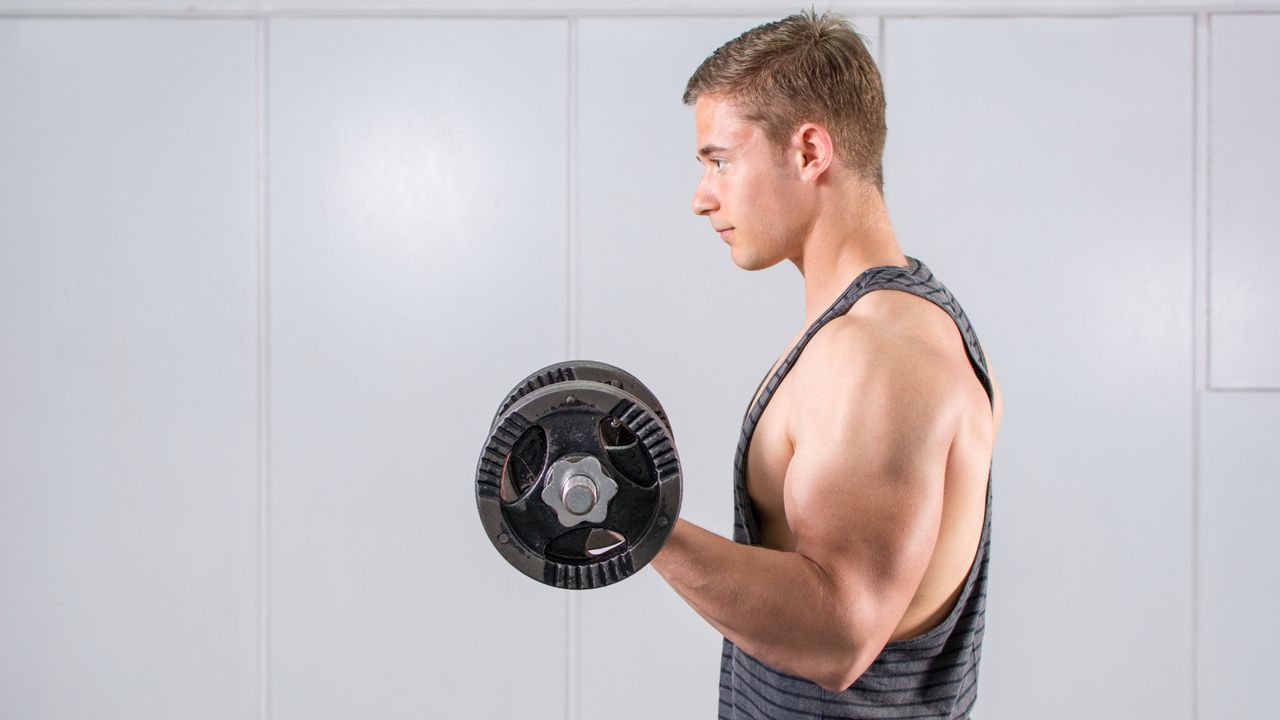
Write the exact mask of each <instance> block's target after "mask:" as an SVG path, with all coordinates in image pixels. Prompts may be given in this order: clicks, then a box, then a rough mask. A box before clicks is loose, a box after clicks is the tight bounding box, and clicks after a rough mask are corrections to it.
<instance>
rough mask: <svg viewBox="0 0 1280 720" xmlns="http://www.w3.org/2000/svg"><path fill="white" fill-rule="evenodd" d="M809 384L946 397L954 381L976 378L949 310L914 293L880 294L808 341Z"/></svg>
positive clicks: (864, 300) (863, 300) (872, 295)
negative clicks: (910, 389) (907, 388)
mask: <svg viewBox="0 0 1280 720" xmlns="http://www.w3.org/2000/svg"><path fill="white" fill-rule="evenodd" d="M806 356H808V362H807V367H806V368H805V370H806V372H805V375H806V376H807V377H806V380H807V382H806V384H807V385H811V386H812V385H813V384H817V385H818V386H819V387H821V386H828V387H829V389H831V390H835V389H836V388H838V387H845V388H849V387H852V388H853V389H856V390H858V391H859V392H866V391H868V390H871V389H873V388H869V387H867V386H868V385H869V384H870V385H874V386H884V389H886V390H890V389H893V388H897V387H898V386H901V385H904V384H905V385H911V386H916V387H917V388H918V390H919V391H920V393H922V394H925V395H927V394H929V393H930V391H937V392H942V393H943V394H948V389H949V388H950V389H954V388H955V387H956V386H957V383H956V380H957V379H960V378H965V377H972V375H973V371H972V370H971V369H970V367H969V362H968V357H967V356H966V355H965V351H964V344H963V341H962V339H961V337H960V331H959V329H958V328H957V327H956V325H955V322H954V321H953V320H952V319H951V316H950V315H948V314H947V312H946V311H945V310H943V309H942V308H940V307H938V306H937V305H935V304H934V303H932V302H930V301H928V300H925V299H924V298H921V297H917V296H915V295H912V294H910V293H906V292H900V291H895V290H885V291H876V292H871V293H868V294H867V295H865V296H863V297H862V298H861V299H859V300H858V302H856V303H854V305H853V307H852V308H850V309H849V311H848V312H847V313H845V314H844V315H841V316H839V317H837V318H834V319H832V320H831V321H830V322H828V323H827V324H826V325H825V326H824V327H823V328H822V329H821V330H820V331H819V332H818V333H816V334H815V335H814V336H813V338H812V339H811V340H810V342H809V345H808V347H807V348H805V352H804V354H803V355H802V356H801V360H802V361H804V360H805V359H806Z"/></svg>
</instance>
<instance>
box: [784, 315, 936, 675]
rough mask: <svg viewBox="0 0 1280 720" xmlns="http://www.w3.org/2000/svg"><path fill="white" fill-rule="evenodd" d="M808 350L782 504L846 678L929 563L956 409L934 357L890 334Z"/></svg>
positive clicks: (857, 336) (843, 335)
mask: <svg viewBox="0 0 1280 720" xmlns="http://www.w3.org/2000/svg"><path fill="white" fill-rule="evenodd" d="M815 340H816V337H815ZM814 350H818V352H817V353H814V356H813V358H814V359H813V361H812V362H813V363H814V364H813V365H811V370H812V371H813V372H811V373H808V375H809V377H812V378H820V379H821V381H820V383H818V384H817V385H815V386H812V387H808V388H806V390H809V392H807V393H806V394H805V396H804V397H801V398H800V399H799V401H798V402H799V405H798V406H797V412H796V413H795V414H794V416H793V417H794V418H795V419H794V421H793V424H792V434H793V437H792V440H793V443H794V451H793V455H792V458H791V462H790V464H789V466H788V467H787V473H786V479H785V484H784V490H783V498H784V503H785V508H786V515H787V523H788V525H789V526H790V527H791V530H792V533H793V534H794V536H795V538H796V552H797V553H799V554H801V555H803V556H805V557H807V558H808V559H809V560H811V561H813V562H814V563H815V564H816V565H817V566H818V567H819V568H820V569H821V570H822V571H823V574H824V575H825V577H826V578H827V579H828V581H829V585H828V587H829V588H830V590H831V592H832V593H833V600H834V601H835V604H836V607H837V608H839V609H838V610H837V613H836V617H834V618H833V622H835V623H836V626H835V627H834V628H833V630H834V631H836V632H843V633H846V634H847V637H848V639H849V641H850V643H851V644H852V647H853V648H854V655H853V657H852V659H851V665H852V666H856V668H851V670H850V672H851V673H853V675H854V677H856V675H858V674H861V672H862V670H863V669H865V667H866V664H868V663H870V661H871V660H872V659H873V658H874V657H875V656H876V655H878V654H879V652H880V650H881V649H882V648H883V647H884V645H885V643H886V642H888V640H889V637H890V635H891V634H892V632H893V630H894V628H896V627H897V625H898V623H899V622H900V621H901V619H902V616H903V614H904V613H905V612H906V609H907V606H908V605H909V603H910V601H911V599H912V597H913V596H914V595H915V592H916V590H917V588H918V587H919V585H920V580H921V578H922V577H923V576H924V572H925V569H926V568H927V567H928V565H929V561H930V559H931V558H932V556H933V550H934V545H935V543H936V542H937V537H938V528H939V525H940V523H941V518H942V500H943V485H944V476H945V469H946V460H947V454H948V451H949V448H950V444H951V440H952V438H953V437H954V435H955V429H956V423H957V418H958V413H957V411H956V408H957V407H958V406H957V403H956V402H954V401H953V400H952V397H953V393H952V391H951V390H950V389H949V387H948V382H947V381H946V378H945V377H943V376H942V375H944V374H943V373H939V366H940V365H939V361H940V358H939V357H937V356H931V355H930V354H929V352H927V351H924V352H921V350H920V348H919V347H914V348H913V347H909V346H907V345H906V344H904V343H903V342H902V341H901V340H898V339H896V338H893V337H891V336H887V335H884V334H878V333H877V332H875V331H874V330H870V331H869V330H868V329H867V328H866V327H865V326H859V325H858V324H857V323H850V324H848V325H846V326H845V327H843V328H841V329H840V331H839V332H835V333H832V334H831V336H830V337H829V338H828V341H827V342H825V343H823V344H822V345H821V346H817V347H815V346H814V345H811V346H810V348H809V350H808V351H807V352H806V355H808V354H809V353H812V352H813V351H814ZM943 366H945V365H943Z"/></svg>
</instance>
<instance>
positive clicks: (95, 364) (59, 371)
mask: <svg viewBox="0 0 1280 720" xmlns="http://www.w3.org/2000/svg"><path fill="white" fill-rule="evenodd" d="M254 38H255V35H254V25H253V23H251V22H246V21H210V22H202V23H188V22H174V21H152V22H149V21H132V20H120V21H116V22H95V21H70V20H68V21H48V20H13V19H9V20H0V97H3V98H4V100H3V110H0V715H3V716H5V717H13V718H32V719H34V718H65V717H97V718H137V717H184V718H226V717H248V716H249V714H250V713H252V712H253V711H254V709H255V707H256V703H257V695H256V693H257V648H258V535H257V526H258V514H257V513H258V502H257V500H258V478H257V457H258V447H257V438H258V427H259V426H258V416H257V406H258V401H257V383H258V371H257V311H256V308H255V299H256V293H257V271H258V270H257V262H256V261H257V256H256V249H255V248H256V240H255V233H254V219H255V200H254V187H255V185H254V178H255V172H256V168H255V156H254V132H255V130H254V118H255V106H254V88H255V85H254V61H255V41H254Z"/></svg>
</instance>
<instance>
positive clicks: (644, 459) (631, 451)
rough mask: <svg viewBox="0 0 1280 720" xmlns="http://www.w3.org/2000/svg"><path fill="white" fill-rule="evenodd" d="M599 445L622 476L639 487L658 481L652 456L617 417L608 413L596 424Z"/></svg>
mask: <svg viewBox="0 0 1280 720" xmlns="http://www.w3.org/2000/svg"><path fill="white" fill-rule="evenodd" d="M596 432H597V433H598V434H599V436H600V445H601V446H602V447H604V452H605V456H606V457H608V458H609V462H610V463H611V464H612V465H613V467H614V469H616V470H617V471H618V472H619V473H621V474H622V476H623V477H625V478H627V479H628V480H630V481H631V482H633V483H635V484H636V485H639V486H640V487H649V486H651V485H653V484H654V483H655V482H657V481H658V471H657V469H656V468H655V467H654V465H653V458H651V457H649V453H648V451H647V450H646V449H645V448H644V447H643V446H642V445H641V444H640V439H639V438H637V437H636V434H635V433H633V432H631V429H630V428H628V427H627V426H626V424H625V423H623V422H622V421H620V420H618V418H616V417H614V416H612V415H608V416H605V417H603V418H601V419H600V422H599V423H598V424H597V425H596Z"/></svg>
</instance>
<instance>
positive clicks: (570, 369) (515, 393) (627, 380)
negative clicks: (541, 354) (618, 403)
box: [490, 360, 671, 432]
mask: <svg viewBox="0 0 1280 720" xmlns="http://www.w3.org/2000/svg"><path fill="white" fill-rule="evenodd" d="M570 380H593V381H595V382H602V383H605V384H606V385H612V386H613V387H616V388H620V389H622V390H625V391H626V392H629V393H631V394H632V395H635V396H636V397H637V398H639V399H640V401H641V402H643V403H644V404H645V405H648V406H649V409H650V410H653V411H654V413H655V414H657V416H658V418H659V419H661V420H662V422H663V424H664V425H666V426H667V431H668V432H671V421H670V420H669V419H667V413H666V411H665V410H663V409H662V404H661V403H659V402H658V398H657V397H656V396H655V395H654V394H653V392H652V391H651V390H649V388H648V387H646V386H645V384H644V383H642V382H640V380H638V379H637V378H636V376H634V375H632V374H631V373H629V372H627V371H626V370H623V369H622V368H620V367H616V366H614V365H610V364H608V363H602V362H597V361H595V360H566V361H565V362H560V363H556V364H554V365H548V366H546V367H544V368H542V369H541V370H539V371H537V372H535V373H532V374H531V375H529V376H528V377H526V378H525V379H524V380H521V381H520V382H519V383H518V384H517V385H516V386H515V387H514V388H512V389H511V392H509V393H507V397H506V399H505V400H503V402H502V405H500V406H499V407H498V412H496V413H494V415H493V422H491V423H490V426H491V427H492V426H493V425H494V424H496V423H497V422H498V416H500V415H502V413H504V412H506V411H507V409H508V408H510V407H511V406H512V405H514V404H515V402H516V401H517V400H519V399H520V398H522V397H524V396H525V395H528V394H529V393H531V392H533V391H534V390H537V389H538V388H543V387H547V386H548V385H554V384H556V383H560V382H567V381H570Z"/></svg>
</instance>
